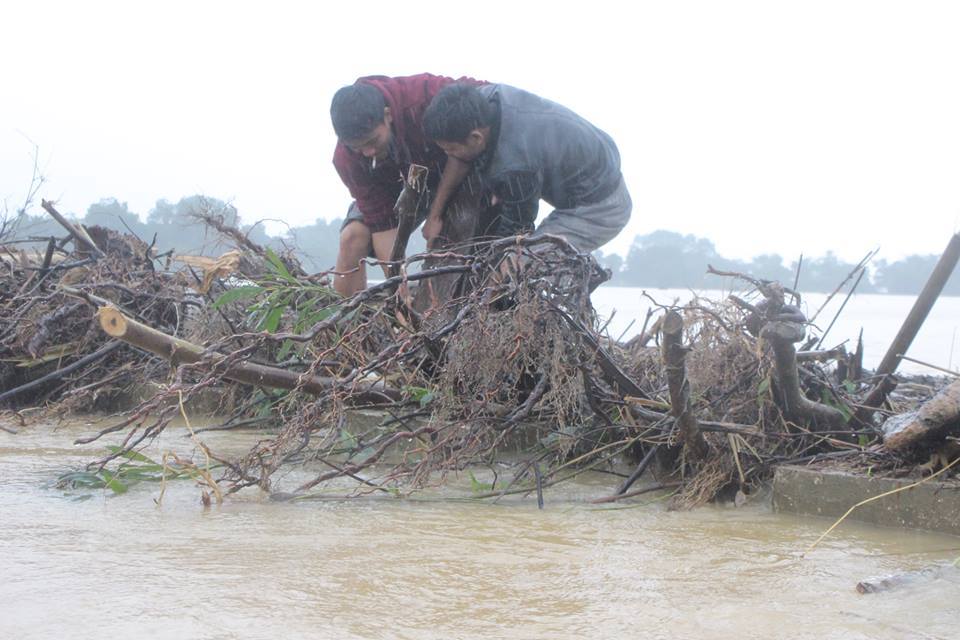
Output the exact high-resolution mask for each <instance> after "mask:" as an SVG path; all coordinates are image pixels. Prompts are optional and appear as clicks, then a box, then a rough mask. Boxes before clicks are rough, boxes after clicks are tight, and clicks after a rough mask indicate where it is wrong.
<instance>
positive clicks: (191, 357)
mask: <svg viewBox="0 0 960 640" xmlns="http://www.w3.org/2000/svg"><path fill="white" fill-rule="evenodd" d="M97 316H98V318H99V320H100V328H102V329H103V330H104V331H105V332H106V333H107V335H110V336H112V337H114V338H117V339H119V340H123V341H124V342H126V343H128V344H132V345H133V346H135V347H139V348H140V349H143V350H144V351H149V352H150V353H152V354H154V355H158V356H160V357H161V358H164V359H166V360H169V361H170V362H171V363H172V364H173V365H174V366H176V365H179V364H193V363H195V362H199V361H200V360H201V359H202V358H203V355H204V352H205V350H204V348H203V347H201V346H199V345H195V344H193V343H191V342H187V341H186V340H181V339H180V338H176V337H174V336H170V335H167V334H165V333H163V332H161V331H157V330H156V329H154V328H152V327H148V326H147V325H145V324H141V323H140V322H137V321H136V320H134V319H132V318H129V317H127V316H125V315H124V314H123V312H121V311H120V310H119V309H117V308H116V307H111V306H103V307H100V308H99V310H98V311H97ZM224 377H225V378H227V379H229V380H234V381H236V382H242V383H244V384H252V385H255V386H258V387H275V388H278V389H301V390H303V391H307V392H309V393H312V394H315V395H322V394H326V393H329V392H331V391H333V390H335V389H337V388H338V387H339V386H340V383H341V381H340V380H339V379H337V378H327V377H321V376H312V375H308V374H300V373H295V372H292V371H287V370H285V369H279V368H277V367H269V366H266V365H262V364H256V363H252V362H240V363H237V364H234V365H231V366H230V367H229V368H228V369H227V372H226V373H225V374H224ZM343 391H344V392H345V393H344V395H345V397H346V401H347V403H348V404H353V405H356V404H377V403H384V402H387V401H392V400H397V399H399V398H400V393H399V392H398V391H396V390H394V389H390V388H388V387H385V386H384V385H383V384H382V383H380V382H376V383H371V382H355V383H352V384H350V385H349V386H346V385H345V386H344V387H343Z"/></svg>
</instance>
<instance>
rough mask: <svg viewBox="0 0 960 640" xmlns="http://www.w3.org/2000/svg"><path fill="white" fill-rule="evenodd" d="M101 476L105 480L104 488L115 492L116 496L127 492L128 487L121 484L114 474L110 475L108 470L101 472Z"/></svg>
mask: <svg viewBox="0 0 960 640" xmlns="http://www.w3.org/2000/svg"><path fill="white" fill-rule="evenodd" d="M100 476H101V477H102V478H103V482H104V486H105V487H106V488H107V489H110V491H113V493H114V494H121V493H126V492H127V489H128V487H127V485H125V484H124V483H123V482H121V481H120V480H119V479H118V478H117V476H116V475H115V474H113V473H110V472H109V471H107V470H106V469H104V470H103V471H101V472H100Z"/></svg>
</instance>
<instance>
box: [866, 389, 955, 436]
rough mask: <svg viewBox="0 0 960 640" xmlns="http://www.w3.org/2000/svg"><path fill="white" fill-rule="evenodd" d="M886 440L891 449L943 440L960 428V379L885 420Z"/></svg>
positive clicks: (883, 428) (884, 434) (884, 431)
mask: <svg viewBox="0 0 960 640" xmlns="http://www.w3.org/2000/svg"><path fill="white" fill-rule="evenodd" d="M881 430H882V431H883V444H884V446H885V447H886V448H887V449H888V450H890V451H899V450H902V449H906V448H908V447H910V446H913V445H916V444H921V443H931V444H935V442H933V441H939V440H943V439H944V438H945V437H947V436H948V435H950V434H951V432H957V431H960V380H958V381H956V382H954V383H953V384H950V385H947V386H946V387H944V388H943V389H941V390H940V391H939V392H938V393H937V394H936V395H935V396H933V397H932V398H930V399H929V400H927V401H926V402H925V403H924V404H923V405H921V406H920V408H919V409H917V410H916V411H910V412H909V413H902V414H900V415H896V416H891V417H890V418H888V419H887V421H886V422H884V423H883V426H882V427H881Z"/></svg>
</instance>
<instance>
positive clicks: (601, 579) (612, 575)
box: [0, 423, 960, 640]
mask: <svg viewBox="0 0 960 640" xmlns="http://www.w3.org/2000/svg"><path fill="white" fill-rule="evenodd" d="M5 424H7V425H8V426H13V425H10V423H5ZM92 431H94V426H93V425H89V424H83V423H75V424H73V425H70V426H60V427H55V426H54V425H50V424H47V425H39V426H37V427H31V428H22V429H21V432H20V433H19V434H17V435H12V434H8V433H5V432H3V431H0V638H4V639H6V638H10V639H17V640H27V639H31V638H71V639H81V638H97V639H98V640H102V639H103V638H117V637H124V638H171V639H173V638H177V639H182V638H191V639H205V638H270V639H274V638H338V639H339V638H417V639H421V638H438V639H439V638H443V639H447V638H697V639H706V638H764V639H771V638H817V639H824V638H844V639H846V638H956V637H957V629H958V628H960V578H958V577H957V576H955V575H954V574H953V573H947V574H945V575H944V576H943V577H939V578H936V579H932V580H927V581H918V582H916V583H915V584H911V585H908V586H906V587H903V588H901V589H899V590H897V591H893V592H888V593H879V594H872V595H859V594H857V593H856V591H855V589H854V587H855V585H856V583H857V582H858V581H860V580H863V579H865V578H869V577H875V576H879V575H886V574H893V573H900V572H905V571H911V570H916V569H921V568H924V567H928V566H931V565H936V564H946V563H950V562H952V561H953V560H954V559H955V558H957V557H958V556H960V538H957V537H952V536H944V535H934V534H927V533H919V532H910V531H902V530H897V529H883V528H876V527H869V526H865V525H860V524H856V523H852V522H845V523H843V524H842V525H840V526H839V527H838V528H837V529H836V530H835V532H834V533H833V534H832V535H831V536H830V537H828V538H827V539H826V540H825V541H824V542H823V543H822V544H821V545H820V546H819V547H818V548H816V549H815V550H813V551H812V552H810V553H809V554H808V555H807V556H806V557H803V556H802V552H803V551H804V550H805V549H806V548H807V547H808V546H809V545H810V544H811V543H813V541H814V540H816V538H817V537H818V536H819V535H820V534H821V533H822V532H823V531H824V530H825V529H826V528H827V527H828V526H829V525H830V524H831V522H830V521H829V520H825V519H820V518H801V517H794V516H785V515H778V514H774V513H772V512H771V511H770V509H769V507H768V505H767V503H766V502H765V501H764V500H762V499H756V500H754V501H752V502H748V503H747V505H745V506H743V507H741V508H734V507H732V506H730V507H722V506H709V507H705V508H700V509H697V510H694V511H692V512H669V511H667V510H666V509H665V508H664V506H663V501H658V500H656V499H655V498H648V500H647V501H646V502H644V501H642V500H641V499H639V498H638V499H635V501H634V502H631V503H629V504H624V505H608V506H596V505H591V504H589V503H588V502H587V500H588V499H589V498H591V497H596V496H603V495H607V494H608V493H609V491H610V489H611V487H612V486H613V485H614V483H615V482H616V480H617V479H616V478H613V477H611V476H597V477H593V478H589V479H586V480H584V481H582V482H579V483H576V484H572V485H568V486H561V487H560V488H557V489H551V490H548V491H547V492H546V494H545V498H546V504H545V508H544V509H543V510H538V509H537V506H536V499H535V498H526V499H519V498H518V499H512V500H505V501H503V502H500V503H497V504H492V503H489V502H482V503H475V502H474V503H465V502H455V501H449V500H447V501H442V500H433V501H422V502H418V501H411V500H397V499H387V500H379V501H353V502H346V503H344V502H297V503H289V502H288V503H280V502H271V501H269V500H267V499H266V498H265V496H263V495H262V494H261V493H260V492H259V491H257V490H251V491H248V492H245V493H241V494H240V495H238V496H234V497H230V498H228V499H227V501H226V502H225V503H224V504H222V505H219V506H216V505H215V506H213V507H211V508H208V509H205V508H203V507H202V505H201V504H200V500H199V496H200V493H199V489H198V488H197V487H196V486H195V485H194V484H193V483H192V482H191V481H178V482H174V483H170V484H169V485H168V487H167V490H166V494H165V496H164V498H163V501H162V503H161V505H159V506H158V505H157V504H155V502H154V499H155V498H157V497H158V496H159V493H160V491H159V489H160V488H159V486H157V485H155V484H140V485H137V486H135V487H133V488H131V490H130V491H129V492H127V493H125V494H121V495H117V496H115V497H114V496H112V495H111V494H110V492H108V491H101V490H94V491H92V492H84V491H64V490H61V489H56V488H54V487H53V485H52V481H53V480H54V479H55V478H56V477H57V476H58V475H59V474H60V473H62V472H64V471H67V470H73V469H76V468H78V467H79V466H80V465H82V464H83V463H84V462H86V461H88V460H89V459H90V458H91V457H92V456H93V455H96V454H99V453H102V452H103V449H102V447H101V446H99V445H97V446H94V445H89V446H85V447H79V446H74V445H72V444H71V443H72V441H73V440H74V438H76V437H77V436H79V435H83V434H89V433H91V432H92ZM201 437H204V438H205V440H207V441H208V442H209V443H210V444H211V446H212V447H213V448H215V449H217V450H222V449H224V448H227V449H231V448H232V449H234V450H237V451H239V450H242V449H243V448H245V447H247V446H249V444H250V443H251V442H252V441H253V439H255V438H257V437H258V436H257V435H256V434H252V433H246V434H244V433H237V432H227V433H223V432H221V433H211V434H210V435H209V436H207V435H206V434H203V435H201ZM114 442H115V440H114ZM191 448H192V445H191V443H190V441H189V439H186V438H184V437H183V432H182V431H180V432H178V433H169V434H164V436H163V438H162V440H161V442H160V443H159V444H158V445H157V446H155V447H153V448H152V449H149V450H147V451H146V452H145V453H147V454H148V455H150V456H151V457H153V456H156V457H157V458H159V457H160V455H161V454H162V452H163V451H167V450H176V451H178V452H180V453H183V454H189V453H190V451H191ZM194 459H195V460H196V459H198V457H197V456H195V457H194ZM433 495H434V497H442V496H443V495H444V494H433Z"/></svg>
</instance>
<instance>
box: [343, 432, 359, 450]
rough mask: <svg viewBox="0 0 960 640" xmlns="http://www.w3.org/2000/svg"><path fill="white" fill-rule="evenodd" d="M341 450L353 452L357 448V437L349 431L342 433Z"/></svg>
mask: <svg viewBox="0 0 960 640" xmlns="http://www.w3.org/2000/svg"><path fill="white" fill-rule="evenodd" d="M340 448H341V449H343V450H345V451H352V450H353V449H356V448H357V437H356V436H355V435H353V434H352V433H350V432H349V431H341V432H340Z"/></svg>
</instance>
